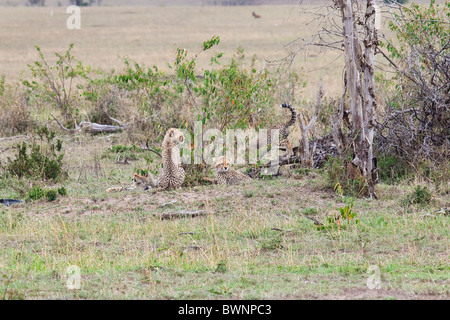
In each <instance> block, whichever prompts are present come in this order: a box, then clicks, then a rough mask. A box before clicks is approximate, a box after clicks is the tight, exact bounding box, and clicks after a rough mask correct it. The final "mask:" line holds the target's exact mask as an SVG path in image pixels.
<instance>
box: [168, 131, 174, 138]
mask: <svg viewBox="0 0 450 320" xmlns="http://www.w3.org/2000/svg"><path fill="white" fill-rule="evenodd" d="M173 134H174V132H173V130H172V131H171V132H170V135H169V136H170V137H171V138H172V137H173Z"/></svg>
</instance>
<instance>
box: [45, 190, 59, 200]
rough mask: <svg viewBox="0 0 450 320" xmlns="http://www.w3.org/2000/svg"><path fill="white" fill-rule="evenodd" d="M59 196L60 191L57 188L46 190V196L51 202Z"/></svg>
mask: <svg viewBox="0 0 450 320" xmlns="http://www.w3.org/2000/svg"><path fill="white" fill-rule="evenodd" d="M57 196H58V193H57V192H56V191H55V190H47V191H46V192H45V198H46V199H47V201H49V202H51V201H55V200H56V197H57Z"/></svg>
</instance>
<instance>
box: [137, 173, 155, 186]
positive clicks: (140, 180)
mask: <svg viewBox="0 0 450 320" xmlns="http://www.w3.org/2000/svg"><path fill="white" fill-rule="evenodd" d="M133 183H134V186H135V187H137V188H142V189H144V190H148V189H152V188H156V187H157V186H158V181H157V179H155V178H153V177H152V175H151V174H150V173H147V174H140V173H137V172H135V173H134V175H133Z"/></svg>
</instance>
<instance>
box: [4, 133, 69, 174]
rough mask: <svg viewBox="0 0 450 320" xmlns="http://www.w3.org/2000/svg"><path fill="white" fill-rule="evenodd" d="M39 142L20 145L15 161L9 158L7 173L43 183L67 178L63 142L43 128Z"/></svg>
mask: <svg viewBox="0 0 450 320" xmlns="http://www.w3.org/2000/svg"><path fill="white" fill-rule="evenodd" d="M37 140H38V141H33V142H31V143H26V142H25V141H24V142H22V144H18V145H17V146H16V147H17V154H16V156H15V158H14V159H11V158H10V157H8V159H7V164H6V166H5V168H4V169H5V171H6V172H7V173H9V174H10V175H13V176H16V177H18V178H22V177H26V178H32V179H40V180H43V181H47V180H53V181H55V180H57V179H62V178H66V177H67V173H66V172H65V171H64V170H63V168H62V166H63V158H64V153H63V152H62V151H61V150H62V141H61V140H59V139H56V141H55V133H54V132H50V131H48V128H47V127H42V128H41V129H40V130H39V131H38V139H37Z"/></svg>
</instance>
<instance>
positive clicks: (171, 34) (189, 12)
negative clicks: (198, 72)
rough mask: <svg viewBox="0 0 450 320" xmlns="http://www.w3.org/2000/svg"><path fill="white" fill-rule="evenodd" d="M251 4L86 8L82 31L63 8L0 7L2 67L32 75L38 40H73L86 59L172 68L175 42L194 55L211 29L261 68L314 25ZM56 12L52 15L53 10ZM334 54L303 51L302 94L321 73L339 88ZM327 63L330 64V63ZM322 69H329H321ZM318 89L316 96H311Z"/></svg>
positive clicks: (293, 11)
mask: <svg viewBox="0 0 450 320" xmlns="http://www.w3.org/2000/svg"><path fill="white" fill-rule="evenodd" d="M253 10H254V8H252V7H92V8H83V9H82V27H81V30H68V29H67V28H66V19H67V17H68V14H66V13H65V8H64V7H61V8H26V7H17V8H11V7H6V8H2V10H1V11H0V21H1V22H0V27H1V30H2V31H0V40H1V41H2V43H7V44H8V45H7V46H2V47H1V48H0V70H2V73H5V74H6V76H7V80H9V81H11V80H15V79H16V80H17V79H19V78H21V77H22V76H24V75H27V76H28V73H27V72H25V73H21V72H22V71H25V70H26V65H27V64H30V63H32V62H33V61H34V60H36V57H37V55H36V51H35V49H34V46H35V45H39V46H40V47H41V48H42V50H43V52H44V54H45V55H46V56H49V57H52V56H53V53H54V52H55V51H57V52H61V51H63V50H65V49H66V48H67V47H68V45H69V44H70V43H75V49H74V51H73V53H74V55H75V57H76V58H77V59H79V60H80V61H82V62H83V63H84V64H88V65H92V66H93V67H101V68H103V69H105V70H110V69H111V68H115V69H121V68H122V67H123V62H122V60H121V59H120V58H119V57H125V56H127V57H129V58H130V59H132V60H136V61H138V62H139V63H144V64H146V65H149V66H151V65H157V66H158V67H160V68H162V69H163V70H164V69H165V70H167V62H172V60H173V59H174V54H175V50H176V48H177V47H185V48H186V49H188V50H189V51H190V52H191V53H192V54H194V53H197V52H198V51H199V47H200V44H201V43H202V42H203V41H205V40H206V39H209V38H211V37H212V36H213V35H219V36H220V37H221V44H220V46H219V47H217V48H216V49H215V50H214V51H215V52H224V53H225V59H229V58H231V56H232V55H233V54H234V53H235V52H236V48H237V47H239V46H242V47H243V48H244V49H245V52H246V55H247V56H252V55H254V54H256V56H257V67H258V68H263V67H264V66H266V65H267V64H266V62H265V60H276V59H280V58H283V57H285V56H286V55H287V54H288V51H287V49H286V48H285V45H286V44H287V43H288V42H290V41H292V40H295V39H296V38H297V37H308V36H309V35H310V34H312V33H313V32H315V31H316V25H315V23H311V24H309V25H306V23H307V22H309V21H310V20H311V16H309V15H301V14H299V7H298V6H261V7H258V12H259V14H261V15H262V16H263V18H262V19H254V18H252V16H251V12H252V11H253ZM51 14H52V15H51ZM335 57H336V54H334V53H328V54H327V55H318V52H317V51H316V50H314V49H313V50H311V51H309V52H308V54H306V55H301V56H299V57H298V58H297V59H296V61H295V64H294V70H295V71H296V72H298V73H299V74H302V73H305V74H306V75H307V77H304V81H307V82H308V84H310V86H307V87H306V88H305V89H304V91H303V93H304V94H305V98H308V97H309V93H308V91H309V89H315V88H316V86H317V82H318V80H319V78H323V80H324V84H325V88H326V90H327V93H328V94H330V95H335V94H337V93H338V92H339V83H340V79H341V77H342V70H343V69H342V64H341V63H339V62H336V64H332V65H328V64H329V63H330V61H333V60H334V59H335ZM208 63H209V56H207V55H203V56H200V57H199V59H198V64H199V66H207V65H208ZM327 65H328V66H327ZM320 67H323V68H320ZM313 95H314V94H312V96H313Z"/></svg>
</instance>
